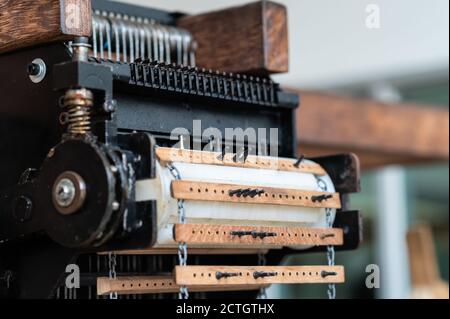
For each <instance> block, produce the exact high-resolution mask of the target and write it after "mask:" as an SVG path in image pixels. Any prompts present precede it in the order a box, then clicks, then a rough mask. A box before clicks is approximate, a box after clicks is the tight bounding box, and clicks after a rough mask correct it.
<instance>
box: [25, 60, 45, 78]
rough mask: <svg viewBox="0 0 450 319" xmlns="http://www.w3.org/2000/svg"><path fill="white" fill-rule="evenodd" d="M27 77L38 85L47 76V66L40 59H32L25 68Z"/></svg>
mask: <svg viewBox="0 0 450 319" xmlns="http://www.w3.org/2000/svg"><path fill="white" fill-rule="evenodd" d="M27 71H28V76H29V78H30V80H31V82H33V83H36V84H37V83H40V82H42V81H43V80H44V78H45V75H46V74H47V66H46V64H45V62H44V60H42V59H34V60H33V61H32V62H31V63H30V64H28V66H27Z"/></svg>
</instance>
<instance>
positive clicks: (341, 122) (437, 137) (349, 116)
mask: <svg viewBox="0 0 450 319" xmlns="http://www.w3.org/2000/svg"><path fill="white" fill-rule="evenodd" d="M290 91H293V90H290ZM297 92H298V91H297ZM298 93H299V94H300V95H301V106H300V108H299V109H298V110H297V138H298V141H299V143H298V153H299V154H300V153H302V154H306V155H307V156H308V157H313V156H321V155H329V154H336V153H342V152H354V153H356V154H357V155H358V156H359V158H360V160H361V166H362V167H363V168H373V167H379V166H384V165H388V164H417V163H426V162H436V161H448V158H449V113H448V110H445V109H439V108H435V107H430V106H420V105H414V104H400V105H389V104H384V103H379V102H375V101H372V100H365V99H355V98H348V97H341V96H336V95H331V94H323V93H317V92H307V91H305V92H302V91H300V92H298Z"/></svg>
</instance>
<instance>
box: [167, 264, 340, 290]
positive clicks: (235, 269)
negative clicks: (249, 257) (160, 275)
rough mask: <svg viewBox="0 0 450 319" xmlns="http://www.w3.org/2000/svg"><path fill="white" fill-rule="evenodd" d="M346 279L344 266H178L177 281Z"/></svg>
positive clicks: (233, 282) (238, 282) (306, 281)
mask: <svg viewBox="0 0 450 319" xmlns="http://www.w3.org/2000/svg"><path fill="white" fill-rule="evenodd" d="M262 273H266V275H265V276H264V275H263V274H262ZM344 281H345V278H344V267H343V266H175V282H176V283H177V284H178V285H189V286H206V285H224V286H225V285H245V284H247V285H254V284H318V283H342V282H344Z"/></svg>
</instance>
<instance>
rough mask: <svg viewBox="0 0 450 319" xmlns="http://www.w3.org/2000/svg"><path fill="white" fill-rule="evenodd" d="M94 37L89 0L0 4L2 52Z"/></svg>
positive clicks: (16, 0) (0, 51)
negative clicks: (81, 37) (83, 37)
mask: <svg viewBox="0 0 450 319" xmlns="http://www.w3.org/2000/svg"><path fill="white" fill-rule="evenodd" d="M90 35H91V1H89V0H60V1H56V0H37V1H26V0H14V1H5V0H2V1H0V53H4V52H8V51H12V50H16V49H19V48H25V47H29V46H34V45H38V44H43V43H49V42H54V41H65V40H70V39H73V38H74V37H76V36H90Z"/></svg>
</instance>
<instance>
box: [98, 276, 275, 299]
mask: <svg viewBox="0 0 450 319" xmlns="http://www.w3.org/2000/svg"><path fill="white" fill-rule="evenodd" d="M266 287H268V285H267V284H263V285H261V284H257V285H226V286H225V285H217V286H212V285H209V286H204V287H202V286H193V287H188V289H189V291H190V292H202V291H243V290H258V289H261V288H266ZM179 290H180V286H178V285H177V284H176V283H175V280H174V279H173V278H172V276H136V277H117V279H110V278H108V277H99V278H97V295H99V296H103V295H108V294H110V293H112V292H117V294H118V295H129V294H160V293H177V292H178V291H179Z"/></svg>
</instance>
